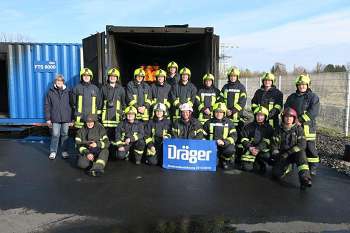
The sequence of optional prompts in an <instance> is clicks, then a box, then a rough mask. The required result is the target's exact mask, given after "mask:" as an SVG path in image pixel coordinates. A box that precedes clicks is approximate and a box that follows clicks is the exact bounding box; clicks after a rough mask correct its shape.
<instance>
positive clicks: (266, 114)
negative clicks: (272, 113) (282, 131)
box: [254, 106, 269, 117]
mask: <svg viewBox="0 0 350 233" xmlns="http://www.w3.org/2000/svg"><path fill="white" fill-rule="evenodd" d="M258 113H262V114H264V115H265V117H267V116H268V115H269V110H267V108H265V107H263V106H259V107H257V108H256V109H255V110H254V115H256V114H258Z"/></svg>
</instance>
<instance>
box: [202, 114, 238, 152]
mask: <svg viewBox="0 0 350 233" xmlns="http://www.w3.org/2000/svg"><path fill="white" fill-rule="evenodd" d="M203 129H204V135H205V136H206V139H208V140H219V139H221V140H223V141H224V143H225V145H229V144H235V142H236V140H237V131H236V128H235V126H234V125H233V123H232V121H231V120H229V119H228V118H226V117H224V118H223V119H222V120H218V119H216V118H211V119H210V120H208V121H206V122H205V124H204V126H203Z"/></svg>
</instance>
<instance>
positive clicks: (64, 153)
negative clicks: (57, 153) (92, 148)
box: [62, 151, 69, 159]
mask: <svg viewBox="0 0 350 233" xmlns="http://www.w3.org/2000/svg"><path fill="white" fill-rule="evenodd" d="M68 157H69V154H68V152H67V151H64V152H62V158H63V159H68Z"/></svg>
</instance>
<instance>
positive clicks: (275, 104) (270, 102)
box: [251, 73, 283, 128]
mask: <svg viewBox="0 0 350 233" xmlns="http://www.w3.org/2000/svg"><path fill="white" fill-rule="evenodd" d="M261 81H262V86H261V88H260V89H258V90H256V92H255V94H254V97H253V99H252V102H251V109H252V112H254V110H255V109H256V108H257V107H259V106H264V107H265V108H267V109H268V110H269V116H268V122H269V124H270V125H271V126H272V127H273V128H274V127H275V126H277V125H278V124H279V122H278V121H279V117H278V116H279V114H280V112H281V110H282V106H283V93H282V92H281V91H280V90H278V89H277V88H276V86H275V85H274V83H275V75H273V74H272V73H265V74H264V75H263V77H262V79H261Z"/></svg>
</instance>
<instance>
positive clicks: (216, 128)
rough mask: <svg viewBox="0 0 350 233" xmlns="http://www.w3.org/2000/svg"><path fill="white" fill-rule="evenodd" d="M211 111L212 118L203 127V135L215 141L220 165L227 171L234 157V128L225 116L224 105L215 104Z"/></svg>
mask: <svg viewBox="0 0 350 233" xmlns="http://www.w3.org/2000/svg"><path fill="white" fill-rule="evenodd" d="M213 110H214V117H213V118H211V119H210V120H208V121H206V122H205V124H204V126H203V128H204V135H206V138H207V139H209V140H215V141H216V144H217V149H218V156H219V160H220V163H221V165H222V167H223V168H224V169H228V168H229V164H231V163H232V162H233V161H234V157H235V141H236V140H237V132H236V128H235V126H234V124H233V123H232V121H231V120H229V119H228V118H226V116H225V115H226V112H227V108H226V105H225V104H224V103H216V104H215V105H214V108H213Z"/></svg>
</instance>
